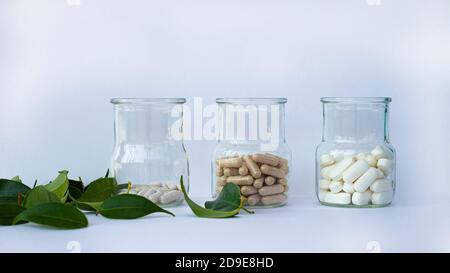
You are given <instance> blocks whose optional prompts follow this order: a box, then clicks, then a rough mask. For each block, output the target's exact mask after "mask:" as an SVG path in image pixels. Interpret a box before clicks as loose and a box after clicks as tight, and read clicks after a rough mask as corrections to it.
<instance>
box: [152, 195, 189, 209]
mask: <svg viewBox="0 0 450 273" xmlns="http://www.w3.org/2000/svg"><path fill="white" fill-rule="evenodd" d="M183 203H184V198H182V199H180V200H178V201H175V202H172V203H169V204H164V205H163V204H159V203H157V204H156V205H158V206H160V207H161V208H165V209H166V208H173V207H178V206H181V205H182V204H183Z"/></svg>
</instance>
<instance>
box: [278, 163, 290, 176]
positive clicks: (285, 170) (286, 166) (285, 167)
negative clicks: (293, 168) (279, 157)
mask: <svg viewBox="0 0 450 273" xmlns="http://www.w3.org/2000/svg"><path fill="white" fill-rule="evenodd" d="M280 169H282V170H283V172H284V173H285V174H288V173H289V166H288V165H284V164H281V165H280Z"/></svg>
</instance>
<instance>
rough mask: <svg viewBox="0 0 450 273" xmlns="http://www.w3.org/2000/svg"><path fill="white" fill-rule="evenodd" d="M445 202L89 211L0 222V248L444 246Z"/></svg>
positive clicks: (447, 231)
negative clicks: (132, 213)
mask: <svg viewBox="0 0 450 273" xmlns="http://www.w3.org/2000/svg"><path fill="white" fill-rule="evenodd" d="M196 200H201V198H199V199H196ZM441 200H442V199H441ZM449 203H450V202H441V203H437V202H433V201H431V202H422V204H421V205H419V204H417V205H414V206H403V205H400V204H393V205H392V206H390V207H387V208H381V209H342V208H331V207H325V206H321V205H320V204H318V203H317V202H316V201H314V200H313V199H312V198H306V197H293V196H291V197H290V202H289V204H288V205H286V206H285V207H282V208H276V209H270V210H269V209H264V210H257V211H256V214H254V215H247V214H246V213H245V212H242V214H241V215H240V216H238V217H235V218H232V219H202V218H197V217H195V216H194V215H193V214H192V213H191V211H190V209H189V208H188V207H187V206H186V205H183V206H181V207H177V208H172V209H171V211H173V212H174V213H175V214H176V217H171V216H168V215H165V214H153V215H150V216H147V217H145V218H142V219H138V220H109V219H106V218H103V217H101V216H95V215H93V214H90V215H88V219H89V227H88V228H85V229H79V230H59V229H53V228H48V227H43V226H38V225H35V224H26V225H21V226H9V227H0V252H373V251H376V252H379V251H381V252H397V251H400V252H422V251H425V252H448V251H450V213H449V210H448V208H450V204H449Z"/></svg>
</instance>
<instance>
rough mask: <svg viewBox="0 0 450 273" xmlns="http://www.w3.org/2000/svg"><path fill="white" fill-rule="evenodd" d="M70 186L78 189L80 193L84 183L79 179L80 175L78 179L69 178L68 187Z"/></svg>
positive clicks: (82, 190)
mask: <svg viewBox="0 0 450 273" xmlns="http://www.w3.org/2000/svg"><path fill="white" fill-rule="evenodd" d="M70 187H73V188H76V189H78V191H80V192H81V193H83V192H84V184H83V181H82V180H81V177H80V178H79V180H73V179H69V188H70ZM74 197H75V196H74Z"/></svg>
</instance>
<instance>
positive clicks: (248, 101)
mask: <svg viewBox="0 0 450 273" xmlns="http://www.w3.org/2000/svg"><path fill="white" fill-rule="evenodd" d="M286 102H287V98H250V97H249V98H217V99H216V103H218V104H244V105H246V104H284V103H286Z"/></svg>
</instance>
